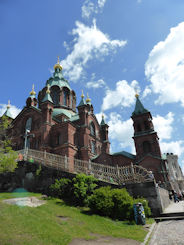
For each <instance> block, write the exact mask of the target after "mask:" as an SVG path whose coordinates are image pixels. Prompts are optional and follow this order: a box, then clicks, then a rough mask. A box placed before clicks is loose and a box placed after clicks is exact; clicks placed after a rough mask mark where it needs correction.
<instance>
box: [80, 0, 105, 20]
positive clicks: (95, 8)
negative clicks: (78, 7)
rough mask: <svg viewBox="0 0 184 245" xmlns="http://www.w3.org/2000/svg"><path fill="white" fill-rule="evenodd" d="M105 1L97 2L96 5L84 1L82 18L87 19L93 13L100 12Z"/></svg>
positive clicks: (99, 0)
mask: <svg viewBox="0 0 184 245" xmlns="http://www.w3.org/2000/svg"><path fill="white" fill-rule="evenodd" d="M105 2H106V0H98V1H97V2H96V3H93V2H92V1H90V0H86V1H84V4H83V6H82V17H83V18H86V19H89V18H90V16H91V15H92V14H93V13H95V14H97V13H98V12H101V11H102V9H103V7H104V5H105Z"/></svg>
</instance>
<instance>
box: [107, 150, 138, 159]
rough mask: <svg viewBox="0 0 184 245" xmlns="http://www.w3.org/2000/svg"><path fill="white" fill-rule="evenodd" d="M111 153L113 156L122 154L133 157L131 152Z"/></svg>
mask: <svg viewBox="0 0 184 245" xmlns="http://www.w3.org/2000/svg"><path fill="white" fill-rule="evenodd" d="M112 155H113V156H117V155H122V156H125V157H128V158H131V159H135V155H133V154H131V153H129V152H126V151H120V152H115V153H113V154H112Z"/></svg>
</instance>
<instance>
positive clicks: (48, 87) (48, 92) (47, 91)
mask: <svg viewBox="0 0 184 245" xmlns="http://www.w3.org/2000/svg"><path fill="white" fill-rule="evenodd" d="M46 93H47V94H50V85H49V84H47V90H46Z"/></svg>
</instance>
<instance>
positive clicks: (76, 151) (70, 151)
mask: <svg viewBox="0 0 184 245" xmlns="http://www.w3.org/2000/svg"><path fill="white" fill-rule="evenodd" d="M5 114H6V115H7V116H9V117H11V116H10V115H9V108H7V111H6V113H5ZM132 120H133V126H134V136H133V139H134V143H135V149H136V155H133V154H131V153H128V152H125V151H121V152H118V153H114V154H110V153H109V146H110V143H109V139H108V125H107V124H106V123H105V120H104V118H103V117H102V121H101V123H100V124H99V123H98V121H97V119H96V116H95V114H94V111H93V105H92V104H91V100H90V99H89V97H87V99H86V100H84V95H83V94H82V96H81V101H80V103H79V105H78V106H77V107H76V94H75V92H74V91H73V90H72V89H71V87H70V85H69V82H68V81H67V80H66V79H65V78H64V77H63V74H62V67H61V65H60V64H59V61H58V63H57V64H56V65H55V66H54V73H53V76H52V77H51V78H49V79H48V80H47V82H46V84H45V87H44V88H43V89H42V90H41V91H40V92H39V94H38V98H36V93H35V91H34V87H33V89H32V91H31V92H30V96H29V97H28V98H27V100H26V106H25V107H24V108H23V110H22V111H21V112H20V113H19V115H18V116H17V117H16V118H15V119H14V120H13V121H12V128H11V134H12V141H13V144H14V148H15V149H16V150H19V149H23V148H25V147H29V148H31V149H36V150H40V151H45V150H46V151H47V152H51V153H54V154H60V155H63V156H68V157H71V158H77V159H81V160H87V161H89V160H91V161H94V162H97V163H101V164H108V165H121V166H125V165H130V164H131V163H133V164H138V165H141V166H143V167H145V168H147V169H149V170H151V171H153V173H154V176H155V178H156V180H157V181H161V182H166V180H167V176H166V174H165V169H166V168H165V160H163V159H162V157H161V151H160V146H159V139H158V136H157V133H156V132H155V131H154V126H153V123H152V116H151V113H150V112H149V111H148V110H146V109H145V108H144V106H143V105H142V103H141V101H140V99H139V96H138V95H136V105H135V110H134V112H133V113H132ZM25 136H26V137H25ZM25 138H26V139H27V141H26V142H25Z"/></svg>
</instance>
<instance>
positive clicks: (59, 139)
mask: <svg viewBox="0 0 184 245" xmlns="http://www.w3.org/2000/svg"><path fill="white" fill-rule="evenodd" d="M56 144H57V145H60V144H61V134H57V138H56Z"/></svg>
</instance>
